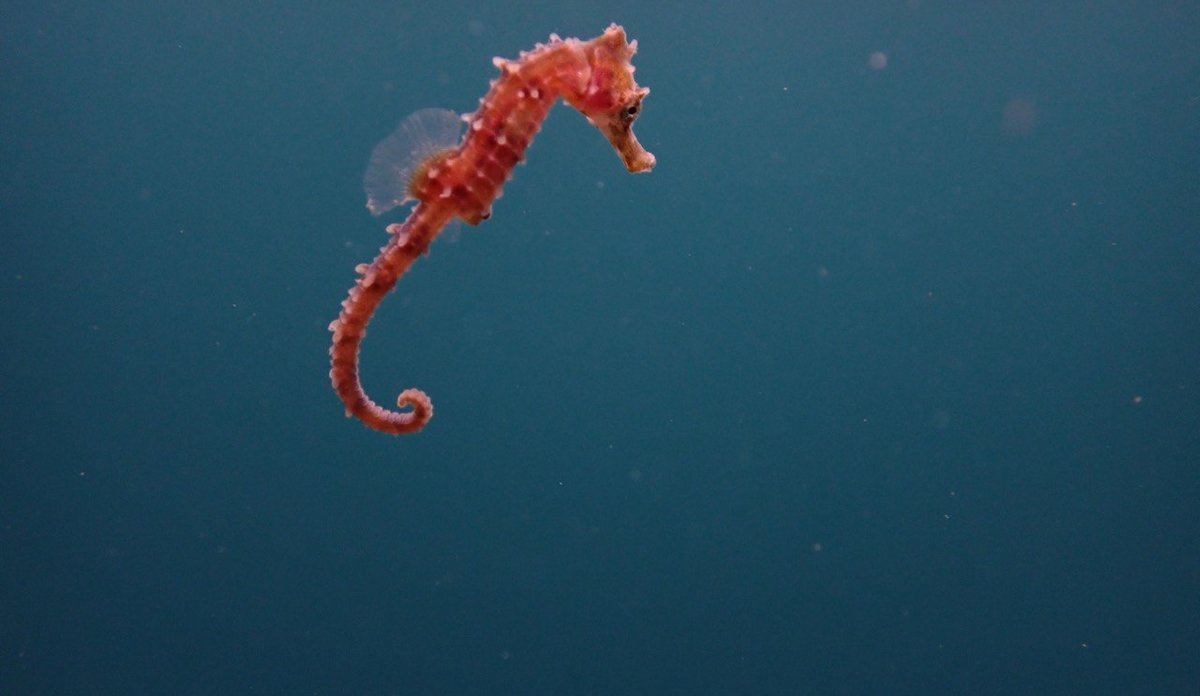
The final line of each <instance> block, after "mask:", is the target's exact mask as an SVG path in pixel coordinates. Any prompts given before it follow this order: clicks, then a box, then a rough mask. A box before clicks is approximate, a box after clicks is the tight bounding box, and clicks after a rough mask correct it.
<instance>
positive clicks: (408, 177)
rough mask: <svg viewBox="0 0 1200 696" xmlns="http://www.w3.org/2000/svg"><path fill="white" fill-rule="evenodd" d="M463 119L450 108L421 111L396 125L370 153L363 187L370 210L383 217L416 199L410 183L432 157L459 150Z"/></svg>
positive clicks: (373, 213)
mask: <svg viewBox="0 0 1200 696" xmlns="http://www.w3.org/2000/svg"><path fill="white" fill-rule="evenodd" d="M462 132H463V121H462V118H461V117H460V116H459V115H458V114H456V113H454V112H453V111H450V110H448V109H421V110H420V111H415V112H413V113H412V114H411V115H409V117H408V118H406V119H404V120H403V121H401V122H400V125H398V126H396V130H394V131H392V134H391V135H389V136H388V137H386V138H384V139H383V140H381V141H380V142H379V144H378V145H376V146H375V149H374V150H373V151H372V152H371V160H370V162H369V163H368V164H367V171H366V172H365V173H364V174H363V188H364V189H365V190H366V193H367V210H370V211H371V214H372V215H382V214H384V213H386V212H387V211H389V210H391V209H392V208H395V207H396V206H399V205H403V204H405V203H407V202H409V201H412V200H415V199H414V197H413V195H412V191H411V187H410V183H411V182H412V180H413V177H414V175H416V174H418V173H419V172H421V171H422V170H423V169H424V165H426V164H427V163H428V162H429V161H430V158H432V157H434V156H435V155H441V153H444V152H445V151H447V150H449V149H451V148H454V147H457V146H458V144H459V141H461V140H462Z"/></svg>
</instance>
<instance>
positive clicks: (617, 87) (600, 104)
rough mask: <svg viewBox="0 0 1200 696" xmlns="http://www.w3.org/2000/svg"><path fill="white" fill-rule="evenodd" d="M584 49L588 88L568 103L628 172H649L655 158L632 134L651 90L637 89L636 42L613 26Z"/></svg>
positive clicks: (569, 95) (568, 97) (569, 99)
mask: <svg viewBox="0 0 1200 696" xmlns="http://www.w3.org/2000/svg"><path fill="white" fill-rule="evenodd" d="M581 48H582V49H583V51H584V53H585V55H586V57H587V63H588V67H589V68H590V71H589V73H588V80H587V86H586V87H584V89H583V90H582V91H580V92H578V93H575V94H565V95H564V97H565V99H566V101H567V103H569V104H570V105H571V106H573V107H575V108H576V109H578V110H579V112H580V113H582V114H583V115H584V116H586V117H587V119H588V122H589V123H591V124H592V125H593V126H595V127H596V128H597V129H598V130H599V131H600V132H601V133H603V134H604V137H606V138H608V141H609V142H610V143H612V146H613V148H615V149H616V151H617V154H619V155H620V156H621V160H622V161H623V162H624V163H625V167H626V168H627V169H628V170H629V171H631V172H634V173H638V172H648V171H650V170H651V169H653V168H654V161H655V160H654V155H652V154H650V153H649V152H647V151H646V149H645V148H643V147H642V145H641V143H639V142H638V139H637V136H635V135H634V134H633V122H634V121H636V120H637V117H638V115H639V114H640V113H641V111H642V100H643V99H645V98H646V95H647V94H650V89H649V88H647V87H638V84H637V82H636V81H635V80H634V79H633V72H634V67H633V63H632V60H633V55H634V54H635V53H637V41H628V40H627V39H626V38H625V30H624V29H623V28H621V27H620V26H618V25H616V24H613V25H611V26H609V28H608V29H607V30H605V32H604V33H603V34H602V35H600V36H598V37H596V38H595V39H592V40H591V41H587V42H585V43H584V44H583V45H582V46H581Z"/></svg>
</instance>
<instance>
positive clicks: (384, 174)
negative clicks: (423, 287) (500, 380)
mask: <svg viewBox="0 0 1200 696" xmlns="http://www.w3.org/2000/svg"><path fill="white" fill-rule="evenodd" d="M636 52H637V41H628V40H627V39H626V37H625V30H624V29H623V28H622V27H620V26H618V25H617V24H613V25H611V26H609V27H608V29H606V30H605V31H604V33H603V34H601V35H600V36H598V37H596V38H594V39H591V40H590V41H581V40H579V39H575V38H568V39H562V38H559V37H558V36H557V35H553V34H552V35H551V36H550V39H549V41H548V42H547V43H539V44H537V46H536V47H535V48H534V49H533V50H531V51H523V52H522V53H521V54H520V57H519V58H518V59H517V60H505V59H503V58H495V59H493V63H494V64H495V66H496V67H497V68H498V69H499V70H500V76H499V77H498V78H496V79H494V80H492V82H491V88H490V89H489V90H488V92H487V94H486V95H485V96H484V97H483V98H482V99H480V100H479V102H480V103H479V109H478V110H477V111H476V112H475V113H474V114H471V115H470V116H466V117H464V118H463V119H462V120H463V121H465V123H466V124H467V127H466V133H465V135H463V137H462V140H461V142H459V143H458V144H457V146H454V147H451V148H447V149H442V150H437V151H434V152H425V151H424V150H426V149H434V148H427V147H426V148H422V147H421V146H420V144H419V143H417V142H416V140H419V138H416V139H414V135H413V132H427V131H429V130H431V129H432V130H437V129H439V128H441V129H444V124H445V121H446V119H445V118H444V117H443V116H440V115H438V114H439V113H440V114H443V115H444V114H446V113H449V112H431V111H428V110H427V111H421V112H417V113H416V114H414V115H413V116H412V117H411V118H410V119H409V120H407V121H405V122H403V123H402V124H401V125H400V127H399V128H397V130H396V132H395V133H394V134H393V135H392V136H390V137H389V138H388V139H386V140H384V141H383V142H381V143H380V144H379V145H378V146H377V147H376V149H375V153H374V154H373V156H372V160H371V164H370V165H368V168H367V173H366V175H365V176H364V183H365V186H366V189H367V207H368V209H369V210H370V211H371V212H372V213H373V214H376V215H378V214H381V213H383V212H385V211H387V210H389V209H391V208H393V207H395V206H397V205H400V204H402V203H405V202H407V201H408V200H415V201H416V202H417V204H416V207H414V208H413V210H412V212H411V213H410V214H409V216H408V219H406V220H405V221H404V222H403V223H401V224H392V225H389V226H388V227H387V231H388V233H389V235H390V236H389V238H388V241H387V243H386V244H384V246H383V248H381V249H380V250H379V255H378V256H376V257H375V260H374V261H372V262H371V263H370V264H359V266H358V267H357V268H356V271H357V272H358V273H359V278H358V280H357V282H356V283H355V284H354V287H352V288H351V289H350V293H349V296H348V297H347V298H346V299H345V300H344V301H343V302H342V311H341V313H340V315H339V316H338V318H337V319H335V320H334V321H333V323H331V324H330V325H329V330H330V331H332V332H333V346H332V347H331V348H330V349H329V355H330V358H331V362H332V368H331V369H330V371H329V378H330V380H331V381H332V382H333V388H334V391H336V392H337V394H338V396H339V397H341V399H342V403H343V404H345V407H346V416H347V417H350V416H354V417H357V418H358V419H360V420H361V421H362V422H363V423H364V424H365V425H367V426H368V427H370V428H374V429H375V430H379V431H382V432H385V433H391V434H393V435H402V434H407V433H415V432H417V431H419V430H421V429H422V428H424V427H425V424H426V423H428V422H429V419H430V418H432V417H433V402H432V401H431V400H430V399H429V397H428V396H427V395H426V394H425V392H423V391H421V390H419V389H406V390H405V391H403V392H402V393H401V394H400V396H399V398H398V399H397V400H396V404H397V406H398V407H399V408H400V409H402V410H399V411H393V410H389V409H386V408H384V407H382V406H380V405H378V404H377V403H375V402H374V401H372V400H371V399H370V397H368V396H367V394H366V392H365V391H363V388H362V383H361V380H360V378H359V370H358V358H359V350H360V347H361V345H362V341H363V338H364V337H365V336H366V332H367V331H366V330H367V324H368V322H370V320H371V316H372V315H373V314H374V313H375V310H376V308H377V307H378V306H379V303H380V302H381V301H382V300H383V297H384V296H385V295H387V294H388V293H389V292H390V291H391V290H393V289H394V288H395V286H396V283H397V281H399V280H400V278H401V276H403V275H404V274H405V272H407V271H408V269H409V267H410V266H411V265H412V264H413V262H414V261H416V260H417V258H418V257H420V256H421V255H423V254H425V253H427V252H428V250H429V245H430V244H431V243H432V242H433V240H434V239H435V238H436V237H437V235H438V234H439V233H440V232H441V231H442V229H443V228H445V227H446V225H447V224H448V223H449V222H451V221H452V220H453V219H455V218H459V219H461V220H463V221H465V222H466V223H467V224H469V225H478V224H479V223H480V222H482V221H484V220H487V219H488V218H489V217H491V214H492V204H493V203H494V202H495V200H496V199H497V198H499V197H500V195H501V189H502V187H503V186H504V184H505V182H507V181H508V180H509V179H510V178H512V173H513V168H514V167H515V166H516V165H517V163H519V162H521V161H522V160H523V159H524V156H525V150H526V149H527V148H528V147H529V145H530V143H531V142H532V140H533V137H534V136H535V135H536V134H537V132H538V130H540V128H541V125H542V122H543V121H544V120H545V118H546V115H547V114H548V113H549V111H550V108H551V107H552V106H553V105H554V104H555V102H557V101H558V100H559V98H561V99H563V101H565V102H566V103H567V104H569V105H571V106H572V107H574V108H575V109H576V110H577V111H579V112H580V113H581V114H583V115H584V116H585V117H586V118H587V120H588V122H589V123H591V124H592V125H593V126H595V127H596V128H597V129H598V130H599V131H600V132H601V133H603V134H604V136H605V137H606V138H607V139H608V141H609V142H610V143H611V144H612V146H613V148H614V149H615V150H616V152H617V154H618V155H620V157H621V160H622V162H623V163H624V164H625V167H626V169H628V170H629V171H630V172H631V173H640V172H648V171H650V170H651V169H653V168H654V164H655V159H654V155H652V154H650V153H649V152H647V151H646V149H645V148H643V147H642V145H641V143H639V142H638V139H637V137H636V136H635V135H634V134H633V123H634V121H635V120H636V119H637V117H638V115H639V113H640V112H641V110H642V101H643V100H644V99H645V98H646V95H647V94H649V93H650V90H649V89H648V88H646V87H639V86H638V84H637V82H636V81H635V80H634V78H633V73H634V67H633V65H632V62H631V61H632V59H633V55H634V54H635V53H636ZM414 148H415V150H416V152H418V153H419V154H420V155H422V156H423V157H416V156H414V154H413V150H414ZM408 408H411V410H403V409H408Z"/></svg>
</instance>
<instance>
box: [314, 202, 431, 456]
mask: <svg viewBox="0 0 1200 696" xmlns="http://www.w3.org/2000/svg"><path fill="white" fill-rule="evenodd" d="M413 217H414V218H415V217H416V216H415V215H414V216H413ZM412 222H413V218H410V220H409V222H406V223H405V224H404V225H392V226H390V227H388V232H390V233H392V238H391V239H389V240H388V243H387V244H386V245H384V247H383V248H382V249H380V250H379V256H378V257H376V258H375V261H373V262H372V263H370V264H365V263H364V264H360V265H359V266H358V268H357V269H356V270H358V272H359V274H360V276H361V277H360V278H359V279H358V282H357V283H355V284H354V287H352V288H350V294H349V296H348V297H347V298H346V299H345V300H344V301H342V312H341V314H339V315H338V318H337V319H335V320H334V321H333V323H331V324H330V325H329V330H330V331H332V332H333V346H331V347H330V349H329V357H330V361H331V364H332V366H331V369H330V370H329V379H330V380H331V381H332V382H333V389H334V391H336V392H337V394H338V396H339V397H341V399H342V403H344V404H345V405H346V416H347V417H350V416H355V417H357V418H358V419H359V420H361V421H362V422H363V423H364V424H365V425H366V426H367V427H369V428H373V429H375V430H378V431H380V432H385V433H391V434H392V435H404V434H408V433H415V432H417V431H419V430H421V428H424V427H425V424H426V423H428V422H429V419H430V418H432V417H433V402H432V401H430V400H429V397H428V396H427V395H426V394H425V392H423V391H421V390H420V389H406V390H404V391H403V392H401V393H400V396H399V398H398V399H397V400H396V404H397V405H398V406H399V407H400V408H402V409H403V408H408V407H410V406H411V407H412V410H411V411H391V410H388V409H386V408H384V407H382V406H380V405H379V404H377V403H375V402H374V401H372V400H371V398H370V397H369V396H367V394H366V392H365V391H363V388H362V381H361V380H360V379H359V376H358V354H359V349H360V348H361V347H362V341H363V338H364V337H365V336H366V335H367V324H368V323H369V322H370V321H371V315H373V314H374V313H375V309H376V308H377V307H378V306H379V303H380V302H382V301H383V297H384V295H387V294H388V293H389V292H390V291H391V290H392V289H393V288H395V287H396V282H397V281H398V280H399V279H400V277H401V276H402V275H404V272H405V271H407V270H408V267H409V266H410V265H412V262H413V261H415V260H416V259H417V257H418V256H420V255H421V252H422V250H423V249H422V248H417V247H418V246H420V247H427V246H428V243H425V244H420V245H416V246H414V245H412V244H411V243H410V242H411V241H412V240H411V235H409V230H410V226H411V223H412Z"/></svg>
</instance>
